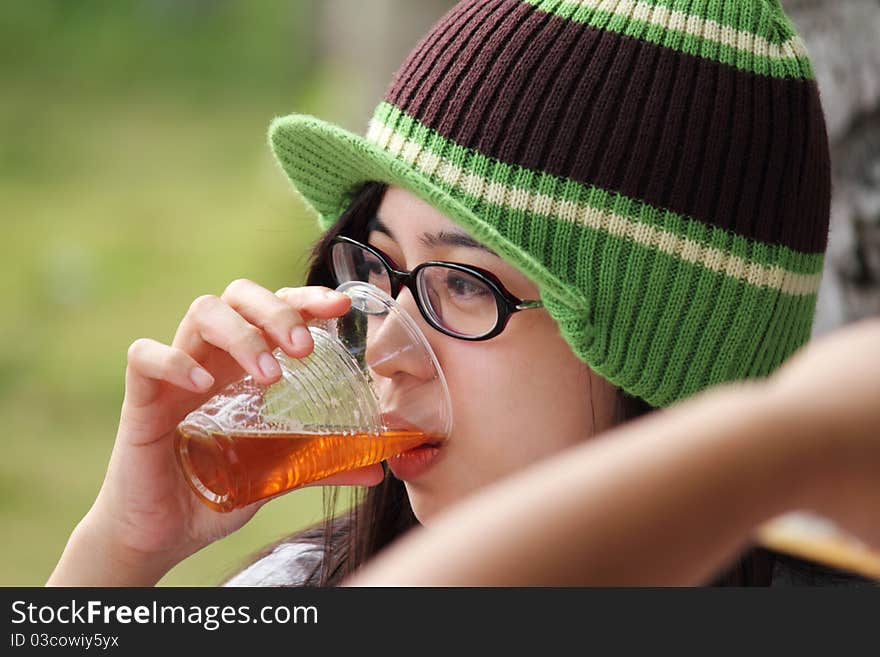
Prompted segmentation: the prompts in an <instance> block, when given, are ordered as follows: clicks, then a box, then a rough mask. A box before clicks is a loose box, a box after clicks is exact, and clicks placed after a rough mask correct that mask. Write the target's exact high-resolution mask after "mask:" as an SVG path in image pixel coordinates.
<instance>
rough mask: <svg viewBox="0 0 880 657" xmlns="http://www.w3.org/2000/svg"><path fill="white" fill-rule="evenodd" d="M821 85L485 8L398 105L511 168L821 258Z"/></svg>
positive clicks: (429, 53)
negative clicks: (594, 189) (614, 194)
mask: <svg viewBox="0 0 880 657" xmlns="http://www.w3.org/2000/svg"><path fill="white" fill-rule="evenodd" d="M815 85H816V83H815V81H814V80H807V79H801V78H777V77H770V76H764V75H759V74H756V73H751V72H748V71H744V70H740V69H737V68H734V67H732V66H728V65H726V64H722V63H719V62H717V61H714V60H711V59H706V58H698V57H695V56H693V55H689V54H685V53H682V52H679V51H675V50H672V49H669V48H664V47H661V46H658V45H656V44H654V43H650V42H648V41H645V40H641V39H635V38H632V37H629V36H624V35H621V34H620V33H618V32H613V31H608V30H601V29H596V28H594V27H591V26H590V25H588V24H586V23H578V22H575V21H571V20H567V19H566V18H564V17H561V16H559V15H556V14H552V13H548V12H544V11H540V10H538V9H536V8H535V7H534V6H533V5H531V4H528V3H525V2H521V1H520V0H488V1H484V2H477V1H475V2H471V3H461V4H460V5H458V6H457V8H456V10H454V11H453V12H451V13H450V14H448V15H447V16H446V17H445V19H444V20H443V21H442V22H441V23H440V24H439V25H438V26H437V27H436V28H435V30H434V31H432V32H431V33H430V34H429V35H428V37H426V41H425V42H423V44H422V45H421V46H420V47H418V48H417V49H416V50H415V51H414V52H413V54H412V55H411V56H410V58H409V59H408V60H407V61H406V62H405V63H404V65H403V67H402V69H401V73H400V74H399V75H398V76H397V78H396V81H395V83H394V84H392V86H391V87H390V89H389V90H388V92H387V94H386V100H388V101H389V102H390V103H392V104H394V105H396V106H397V107H399V108H401V109H402V110H403V111H404V112H405V113H406V114H408V115H410V116H412V117H413V118H415V119H417V120H418V121H420V122H421V123H423V124H424V125H426V126H427V127H429V128H431V129H433V130H435V131H436V132H438V133H439V134H440V135H442V136H444V137H446V138H447V139H450V140H452V141H454V142H456V143H457V144H460V145H462V146H465V147H467V148H473V149H475V150H478V151H479V152H481V153H483V154H485V155H487V156H489V157H492V158H496V159H498V160H500V161H503V162H506V163H508V164H514V165H520V166H522V167H525V168H527V169H532V170H537V171H546V172H548V173H551V174H553V175H557V176H561V177H564V178H570V179H572V180H575V181H578V182H581V183H584V184H590V185H596V186H598V187H601V188H603V189H606V190H610V191H617V192H620V193H621V194H624V195H626V196H628V197H633V198H640V199H642V200H644V201H645V202H647V203H649V204H651V205H654V206H657V207H662V208H667V209H669V210H672V211H674V212H676V213H678V214H681V215H684V216H688V217H691V218H694V219H697V220H699V221H701V222H703V223H705V224H709V225H712V226H717V227H719V228H723V229H726V230H729V231H731V232H733V233H735V234H738V235H741V236H743V237H747V238H749V239H753V240H756V241H759V242H764V243H768V244H782V245H784V246H787V247H789V248H791V249H794V250H797V251H800V252H806V253H819V252H822V251H823V250H824V248H825V246H826V241H827V228H826V226H827V217H828V213H829V199H830V189H829V175H828V166H827V158H824V157H823V156H821V154H822V153H824V152H825V150H826V149H827V136H826V133H825V123H824V119H823V117H822V110H821V107H820V104H819V96H818V91H817V89H816V86H815ZM801 126H802V127H801Z"/></svg>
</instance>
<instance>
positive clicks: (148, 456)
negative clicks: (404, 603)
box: [50, 0, 830, 584]
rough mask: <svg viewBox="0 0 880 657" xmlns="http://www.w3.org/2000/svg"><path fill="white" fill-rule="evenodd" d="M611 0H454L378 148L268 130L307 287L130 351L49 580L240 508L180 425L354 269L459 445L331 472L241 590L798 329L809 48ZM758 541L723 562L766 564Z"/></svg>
mask: <svg viewBox="0 0 880 657" xmlns="http://www.w3.org/2000/svg"><path fill="white" fill-rule="evenodd" d="M625 4H627V5H628V3H621V4H620V5H614V6H612V5H613V3H612V4H611V5H609V4H608V3H602V2H598V1H597V2H593V1H589V0H581V1H580V2H576V3H575V2H558V1H550V0H481V1H476V0H467V1H464V2H461V3H459V4H458V5H456V7H455V8H454V9H453V10H452V11H451V12H450V13H449V14H448V15H447V16H446V17H444V18H443V19H442V20H441V21H440V22H439V23H438V24H437V25H436V26H435V27H434V28H433V29H432V30H431V31H430V32H429V33H428V34H427V35H426V36H425V38H424V39H423V40H422V41H421V42H420V44H419V45H417V46H416V48H415V49H414V50H413V52H412V53H411V55H410V57H409V58H408V59H407V61H406V62H405V63H404V65H403V67H402V68H401V69H400V71H399V72H398V74H397V75H396V76H395V79H394V82H393V83H392V85H391V87H390V88H389V90H388V92H387V94H386V97H385V100H384V101H383V102H382V103H381V104H380V105H379V107H378V108H377V111H376V113H375V115H374V119H373V122H372V123H371V126H370V130H369V133H368V135H367V138H366V139H364V138H361V137H358V136H356V135H353V134H351V133H348V132H345V131H343V130H341V129H339V128H337V127H335V126H332V125H330V124H327V123H324V122H322V121H319V120H317V119H314V118H312V117H304V116H290V117H286V118H284V119H279V120H277V121H276V122H275V123H274V124H273V126H272V130H271V143H272V147H273V150H274V153H275V155H276V157H277V159H278V161H279V163H280V164H281V166H282V167H283V169H284V170H285V172H286V173H287V174H288V176H289V177H290V179H291V180H292V181H293V183H294V186H295V187H296V189H297V190H298V191H299V193H300V194H301V195H302V196H303V198H304V200H305V201H306V202H307V203H308V204H309V205H310V206H311V207H312V208H314V209H315V210H316V211H317V213H318V214H319V216H320V221H321V225H322V226H323V227H324V228H326V229H329V230H328V233H327V234H326V235H325V237H324V239H322V241H321V243H320V244H319V245H318V247H317V249H316V252H315V260H314V266H313V268H312V271H311V273H310V275H309V281H308V283H309V287H305V288H287V289H283V290H280V291H279V292H278V294H273V293H271V292H270V291H268V290H266V289H264V288H262V287H260V286H259V285H257V284H255V283H252V282H248V281H236V282H235V283H233V284H232V285H230V286H229V287H228V288H227V290H226V291H225V292H224V293H223V295H222V296H221V297H213V296H204V297H200V298H199V299H197V300H196V302H194V303H193V305H192V307H191V308H190V310H189V311H188V313H187V315H186V316H185V317H184V318H183V320H182V322H181V324H180V326H179V328H178V331H177V333H176V335H175V337H174V340H173V341H172V344H171V345H162V344H160V343H158V342H155V341H152V340H146V339H142V340H138V341H136V342H135V343H134V344H133V345H132V348H131V350H130V352H129V366H128V370H127V373H126V397H125V401H124V403H123V409H122V416H121V420H120V427H119V432H118V434H117V438H116V444H115V446H114V451H113V455H112V457H111V462H110V465H109V468H108V473H107V477H106V479H105V482H104V486H103V487H102V489H101V492H100V493H99V495H98V499H97V500H96V502H95V504H94V506H93V507H92V509H91V510H90V511H89V512H88V514H87V515H86V517H85V518H84V519H83V521H82V522H81V523H80V525H79V526H78V527H77V529H76V530H75V531H74V534H73V535H72V536H71V540H70V542H69V543H68V546H67V549H66V550H65V552H64V555H63V556H62V559H61V561H60V562H59V566H58V568H57V569H56V571H55V573H54V574H53V576H52V578H51V579H50V583H72V582H73V581H76V582H79V583H105V584H113V583H120V584H121V583H127V584H137V583H153V582H155V581H157V580H158V579H159V578H160V577H161V576H162V574H164V572H166V571H167V570H168V569H169V568H170V567H171V566H173V565H174V564H175V563H177V562H178V561H179V560H180V559H182V558H184V557H185V556H187V555H189V554H191V553H193V552H194V551H196V550H198V549H200V548H201V547H203V546H204V545H206V544H208V543H210V542H211V541H213V540H216V539H217V538H219V537H221V536H224V535H226V534H227V533H229V532H231V531H234V530H235V529H237V528H238V527H240V526H241V525H242V524H243V523H245V522H246V521H247V520H248V519H249V518H250V517H251V516H252V515H253V513H254V512H255V511H256V510H257V507H258V506H259V505H258V504H257V505H254V507H252V508H248V509H243V510H239V511H238V512H235V513H232V514H228V515H219V514H215V513H213V512H211V511H209V510H207V509H206V508H205V507H203V506H201V504H200V503H199V502H198V501H197V500H195V498H194V496H192V495H191V494H190V493H189V491H188V490H187V489H186V486H185V484H184V482H183V481H182V480H181V478H180V476H179V474H178V472H177V469H176V465H175V463H174V458H173V455H172V451H171V442H172V437H173V431H174V427H175V426H176V424H177V422H178V421H179V420H180V419H181V418H182V417H183V416H184V415H185V413H186V412H187V411H188V410H191V409H192V408H194V407H196V406H197V405H198V404H200V403H201V402H202V401H204V400H205V399H206V398H207V397H208V396H209V395H210V394H211V393H212V392H214V391H216V390H217V389H218V387H219V386H221V385H223V384H224V383H226V382H228V381H230V380H232V379H234V378H236V377H237V376H240V375H241V373H242V371H246V372H248V373H250V374H252V375H253V376H254V377H255V378H256V379H257V380H258V381H261V382H264V383H269V382H272V381H274V380H276V379H277V378H278V377H279V375H280V371H279V370H278V367H277V364H275V363H274V360H273V359H272V357H271V355H270V351H271V349H272V348H273V347H274V346H276V345H277V346H279V347H281V348H282V349H284V350H285V351H286V352H287V353H288V354H290V355H291V356H293V357H302V356H304V355H306V354H307V353H309V352H310V350H311V347H312V345H311V341H310V338H309V336H308V332H307V331H305V329H304V326H303V324H304V323H305V322H307V321H308V320H309V319H310V318H313V317H332V316H336V315H339V314H342V313H343V312H344V311H345V309H346V303H347V301H346V299H345V298H344V297H342V296H340V295H336V294H334V293H332V292H330V291H329V288H332V287H334V286H335V285H336V284H337V283H339V282H342V280H344V279H348V278H352V277H357V278H361V277H367V278H368V279H369V280H371V281H372V282H374V283H375V282H380V283H381V284H384V285H386V286H387V289H389V291H391V292H392V293H394V294H396V296H397V298H398V300H399V301H400V303H401V304H402V305H403V306H404V307H405V308H407V309H408V310H410V311H411V313H412V314H413V316H414V317H416V318H417V320H418V321H420V322H421V323H422V327H423V329H424V331H425V333H426V335H427V336H428V339H429V341H430V342H431V346H432V347H433V349H434V351H435V352H436V354H437V356H438V359H439V361H440V363H441V366H442V368H443V370H444V373H445V375H446V377H447V380H448V383H449V387H450V391H451V393H452V397H453V413H454V417H455V428H454V432H453V435H452V436H451V438H450V440H448V441H447V442H446V443H444V444H442V445H440V446H435V447H423V448H417V449H416V450H412V451H411V452H408V453H406V454H403V455H401V456H399V457H395V458H392V459H390V460H389V461H388V469H389V470H390V473H387V474H386V473H385V472H384V471H383V469H382V467H380V466H378V465H377V466H374V467H371V468H364V469H362V470H360V471H357V472H353V473H347V474H345V475H340V476H337V477H335V478H333V479H332V480H328V481H326V482H324V483H328V484H333V483H336V484H365V485H370V486H372V487H371V488H369V490H368V492H367V494H366V499H365V500H364V501H363V502H362V503H360V504H357V505H355V507H354V509H353V512H352V514H351V515H350V516H346V517H342V518H339V519H336V520H333V521H331V522H329V523H328V524H327V525H326V526H324V527H321V528H314V529H313V530H308V531H306V532H305V533H303V534H302V535H300V536H297V537H292V538H290V539H289V540H286V541H283V542H282V543H281V544H279V545H277V546H272V547H271V548H270V549H269V550H268V551H267V553H266V554H265V555H263V556H262V558H260V559H258V561H257V562H256V563H255V564H253V565H252V566H251V567H249V568H248V569H247V570H245V571H244V572H242V573H241V574H240V575H239V576H237V577H234V578H233V579H232V580H231V581H230V583H234V584H279V583H280V584H304V583H308V584H334V583H338V582H340V581H342V579H343V578H344V577H345V576H346V575H348V574H349V573H352V572H353V571H354V570H355V569H357V568H358V567H359V566H360V565H361V564H363V563H365V562H366V561H368V560H370V559H371V557H372V556H373V555H375V554H376V553H377V552H378V551H379V550H381V549H382V548H383V547H385V546H386V545H388V544H389V543H391V542H392V541H393V540H394V539H395V538H397V537H398V536H400V535H401V534H403V533H404V532H405V531H406V530H407V529H409V528H411V527H413V526H414V525H416V524H424V525H427V526H429V527H430V525H431V524H432V522H433V520H434V519H435V518H437V517H438V516H439V515H440V514H441V513H442V512H443V511H445V510H448V509H450V508H452V507H453V506H455V505H457V504H458V503H459V502H461V501H463V500H464V499H465V498H467V497H469V496H472V495H473V494H474V493H475V492H477V491H480V490H485V489H486V488H487V486H490V485H493V484H496V483H497V482H499V481H500V480H502V479H504V478H506V477H508V476H509V475H512V474H514V473H516V472H517V471H520V470H522V469H523V468H525V467H527V466H530V465H532V464H534V463H536V462H538V461H541V460H543V459H545V458H547V457H549V456H551V455H553V454H556V453H560V452H562V451H564V450H565V449H566V448H570V447H572V446H573V445H574V444H576V443H579V442H582V441H585V440H588V439H589V438H590V437H591V436H594V435H596V434H599V433H600V432H603V431H604V430H606V429H608V428H610V427H612V426H614V425H615V424H618V423H620V422H622V421H625V420H628V419H631V418H634V417H636V416H639V415H642V414H644V413H646V412H647V411H649V410H650V409H652V408H654V407H665V406H669V405H672V404H674V403H676V402H678V401H681V400H683V399H685V398H687V397H689V396H691V395H693V394H695V393H697V392H699V391H701V390H704V389H706V388H709V387H711V386H714V385H716V384H719V383H723V382H727V381H733V380H740V379H746V378H759V377H765V376H767V375H768V374H770V373H771V372H772V371H773V370H775V369H776V368H777V367H778V366H779V365H780V364H781V363H782V362H783V361H784V360H785V359H786V358H787V357H788V356H789V355H790V354H792V353H793V352H794V351H795V350H796V349H797V348H798V347H799V346H801V345H802V344H803V343H804V342H805V341H806V340H807V339H808V337H809V331H810V325H811V322H812V315H813V309H814V305H815V297H816V292H817V289H818V283H819V278H820V275H821V269H822V254H823V251H824V248H825V239H826V233H827V226H828V213H829V201H830V182H829V162H828V145H827V139H826V136H825V128H824V120H823V116H822V111H821V106H820V103H819V98H818V91H817V89H816V84H815V80H814V79H813V75H812V71H811V68H810V65H809V61H808V60H807V58H806V53H805V52H804V50H803V45H802V44H801V43H800V40H799V39H798V38H797V35H796V34H795V33H794V30H793V28H792V26H791V24H790V23H789V22H788V19H787V18H786V17H785V15H784V14H783V13H782V10H781V8H780V7H779V5H778V3H777V2H774V1H769V0H749V1H748V2H745V3H743V2H725V3H715V4H713V5H711V6H708V7H707V6H706V4H705V3H703V2H693V3H687V2H685V3H682V2H676V3H675V9H674V10H673V9H672V7H671V5H670V4H668V3H666V2H660V1H658V2H656V3H638V7H636V8H635V9H633V8H630V9H627V8H626V7H624V6H623V5H625ZM719 7H720V8H719ZM346 263H348V264H347V265H346ZM425 263H433V264H431V265H430V266H425ZM444 263H454V264H455V265H456V266H455V267H454V268H449V267H446V266H445V265H444ZM420 265H422V266H420ZM462 265H463V266H464V269H462ZM417 268H418V269H417ZM413 271H417V273H416V274H414V275H413V276H408V272H413ZM453 272H454V275H453ZM413 281H414V284H411V285H410V284H408V283H410V282H413ZM437 296H439V297H440V298H448V299H455V300H457V301H458V302H460V303H462V304H467V305H468V308H470V309H471V311H472V312H473V314H474V316H475V317H477V318H479V322H477V323H476V324H467V325H463V324H461V323H460V322H457V321H455V320H454V319H453V318H452V317H451V316H450V315H448V314H446V313H444V311H443V307H442V304H439V303H437V302H436V301H433V300H432V299H434V298H435V297H437ZM406 374H407V373H406V372H402V373H401V375H402V376H405V375H406ZM681 475H682V476H683V477H687V476H688V473H686V472H682V473H681ZM692 475H693V473H691V476H692ZM608 504H609V505H610V504H611V502H610V501H609V502H608ZM609 508H613V507H612V506H609ZM768 556H769V555H767V554H766V553H764V554H762V553H750V554H749V555H747V558H746V559H744V560H743V562H742V563H741V564H740V566H739V567H738V568H737V569H735V571H734V572H733V573H731V576H730V577H725V578H722V579H724V580H725V581H733V582H745V581H749V582H753V581H754V582H757V581H768V580H769V578H770V577H771V575H772V570H771V568H770V566H771V565H772V564H771V563H770V561H769V559H768ZM759 557H760V558H759ZM73 573H76V579H71V577H72V575H73ZM780 576H781V575H780Z"/></svg>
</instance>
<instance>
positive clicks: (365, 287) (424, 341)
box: [336, 281, 453, 440]
mask: <svg viewBox="0 0 880 657" xmlns="http://www.w3.org/2000/svg"><path fill="white" fill-rule="evenodd" d="M336 291H337V292H340V293H342V294H345V295H346V296H348V297H350V298H351V297H352V294H353V293H354V291H358V292H361V293H363V294H366V295H369V296H371V297H373V298H374V299H375V300H377V301H379V302H380V303H382V304H383V305H384V306H385V307H386V308H388V310H389V312H391V313H394V316H395V317H396V318H397V319H399V320H400V322H401V324H402V325H403V326H404V327H405V328H406V330H407V332H408V333H409V335H410V337H411V338H412V339H414V340H416V341H417V342H418V343H419V344H420V345H421V347H422V349H423V350H424V351H425V353H427V354H428V357H429V358H430V359H431V365H432V367H433V368H434V371H435V372H436V374H437V378H438V379H439V384H440V388H441V390H442V394H443V400H442V405H443V406H444V413H445V418H444V420H445V421H444V425H445V426H444V427H443V430H442V432H441V433H442V435H441V436H439V437H440V438H442V439H443V440H446V439H448V437H449V436H450V435H451V433H452V423H453V417H452V396H451V395H450V393H449V385H448V384H447V382H446V375H445V374H444V373H443V368H441V367H440V361H439V360H437V354H435V353H434V349H433V348H432V347H431V343H430V342H428V338H427V337H426V336H425V334H424V332H423V331H422V330H421V329H420V328H419V326H418V324H416V322H415V320H414V319H413V318H412V315H410V314H409V313H408V312H407V311H406V310H404V309H403V308H402V307H401V306H400V304H399V303H398V302H397V300H396V299H394V298H393V297H392V296H391V295H389V294H388V293H387V292H385V291H384V290H382V289H380V288H378V287H376V286H375V285H372V284H371V283H366V282H364V281H346V282H345V283H341V284H340V285H339V286H337V288H336Z"/></svg>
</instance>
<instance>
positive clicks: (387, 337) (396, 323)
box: [365, 288, 434, 381]
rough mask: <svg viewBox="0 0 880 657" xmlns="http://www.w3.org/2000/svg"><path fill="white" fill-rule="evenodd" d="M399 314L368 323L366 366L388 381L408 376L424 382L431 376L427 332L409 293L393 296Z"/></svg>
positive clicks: (375, 318)
mask: <svg viewBox="0 0 880 657" xmlns="http://www.w3.org/2000/svg"><path fill="white" fill-rule="evenodd" d="M397 303H398V306H399V307H400V310H401V311H402V314H398V313H396V312H395V311H391V312H390V313H388V314H387V315H382V316H376V317H372V318H371V319H370V322H369V325H368V327H367V351H366V354H365V357H366V363H367V365H368V366H369V367H370V369H371V370H372V372H373V373H374V375H376V376H379V377H383V378H386V379H389V380H394V379H400V378H403V375H409V376H411V377H414V378H415V379H416V380H419V381H425V380H428V379H431V378H432V377H433V376H434V371H433V365H432V362H431V355H430V353H428V352H427V351H426V349H430V348H431V347H430V343H429V342H428V338H427V334H426V333H425V331H424V330H423V329H425V328H428V329H429V327H428V326H427V324H426V323H425V321H424V318H423V317H422V315H421V313H420V312H419V310H418V307H417V306H416V303H415V299H413V296H412V293H411V292H410V291H409V290H408V289H406V288H404V289H403V290H402V291H401V293H400V294H399V295H398V296H397Z"/></svg>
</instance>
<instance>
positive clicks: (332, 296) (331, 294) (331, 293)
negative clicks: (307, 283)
mask: <svg viewBox="0 0 880 657" xmlns="http://www.w3.org/2000/svg"><path fill="white" fill-rule="evenodd" d="M324 296H325V297H326V298H327V299H329V300H330V301H338V300H339V299H347V298H348V295H347V294H345V293H343V292H337V291H336V290H327V291H326V292H324Z"/></svg>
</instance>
